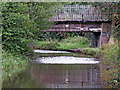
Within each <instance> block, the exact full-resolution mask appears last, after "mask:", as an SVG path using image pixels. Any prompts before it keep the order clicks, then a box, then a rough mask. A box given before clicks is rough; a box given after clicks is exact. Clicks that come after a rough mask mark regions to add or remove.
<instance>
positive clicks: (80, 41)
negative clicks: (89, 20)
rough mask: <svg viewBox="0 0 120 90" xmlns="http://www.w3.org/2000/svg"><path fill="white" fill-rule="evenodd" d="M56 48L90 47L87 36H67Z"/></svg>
mask: <svg viewBox="0 0 120 90" xmlns="http://www.w3.org/2000/svg"><path fill="white" fill-rule="evenodd" d="M59 45H60V46H58V47H57V48H58V49H59V48H60V49H61V48H62V49H77V48H86V47H90V41H89V40H88V39H87V38H83V37H68V38H67V39H63V40H62V41H61V42H59Z"/></svg>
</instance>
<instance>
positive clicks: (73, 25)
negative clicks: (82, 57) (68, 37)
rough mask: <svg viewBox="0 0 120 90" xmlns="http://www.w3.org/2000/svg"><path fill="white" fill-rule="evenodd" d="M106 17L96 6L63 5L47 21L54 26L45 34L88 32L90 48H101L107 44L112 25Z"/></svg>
mask: <svg viewBox="0 0 120 90" xmlns="http://www.w3.org/2000/svg"><path fill="white" fill-rule="evenodd" d="M107 16H108V15H106V14H105V13H102V12H101V11H100V9H99V7H98V6H97V7H93V6H92V5H63V6H61V7H60V8H58V9H56V11H55V15H54V16H53V17H52V18H50V19H49V21H54V22H55V24H54V25H52V28H51V29H49V30H45V32H85V33H87V32H88V33H91V46H92V47H101V45H102V44H104V43H108V41H109V38H110V34H111V28H112V24H111V20H109V19H108V18H107Z"/></svg>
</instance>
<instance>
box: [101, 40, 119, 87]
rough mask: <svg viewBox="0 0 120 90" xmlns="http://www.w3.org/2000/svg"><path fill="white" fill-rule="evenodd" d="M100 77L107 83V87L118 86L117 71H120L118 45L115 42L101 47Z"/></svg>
mask: <svg viewBox="0 0 120 90" xmlns="http://www.w3.org/2000/svg"><path fill="white" fill-rule="evenodd" d="M101 53H102V54H101V57H100V58H101V65H102V66H101V70H102V72H101V77H102V81H104V83H105V84H106V86H107V85H108V87H118V85H119V84H120V82H119V79H120V77H119V74H120V73H119V71H120V68H119V67H120V58H119V55H118V53H119V47H118V43H117V42H116V43H115V44H114V45H108V44H105V45H104V46H103V47H102V48H101Z"/></svg>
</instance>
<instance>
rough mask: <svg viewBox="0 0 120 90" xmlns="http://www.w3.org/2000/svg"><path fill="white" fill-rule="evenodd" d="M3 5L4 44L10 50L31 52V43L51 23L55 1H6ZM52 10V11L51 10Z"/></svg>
mask: <svg viewBox="0 0 120 90" xmlns="http://www.w3.org/2000/svg"><path fill="white" fill-rule="evenodd" d="M1 5H2V45H3V49H5V50H9V51H10V52H17V53H22V54H26V53H29V52H31V48H30V43H31V42H32V39H35V38H37V36H38V34H39V33H38V32H39V30H41V29H46V28H45V27H49V26H50V25H51V24H49V23H48V19H49V18H50V17H51V16H52V14H51V13H52V11H53V8H52V7H53V6H55V5H56V4H54V3H42V2H39V3H26V2H22V3H20V2H6V3H4V2H3V3H1ZM50 11H51V12H50Z"/></svg>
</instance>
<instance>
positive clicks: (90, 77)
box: [3, 50, 102, 88]
mask: <svg viewBox="0 0 120 90" xmlns="http://www.w3.org/2000/svg"><path fill="white" fill-rule="evenodd" d="M46 52H47V51H43V50H42V51H41V50H40V51H39V50H38V51H35V53H37V54H35V57H34V58H33V60H32V61H31V62H30V64H29V65H28V67H27V69H26V70H25V71H22V72H19V74H16V75H15V76H14V78H12V79H9V80H6V81H4V83H3V87H7V88H101V87H102V85H101V82H100V68H99V61H97V60H96V59H94V58H90V57H89V58H88V57H80V56H79V55H77V54H75V53H68V52H62V51H61V52H54V51H49V52H48V53H46Z"/></svg>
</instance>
